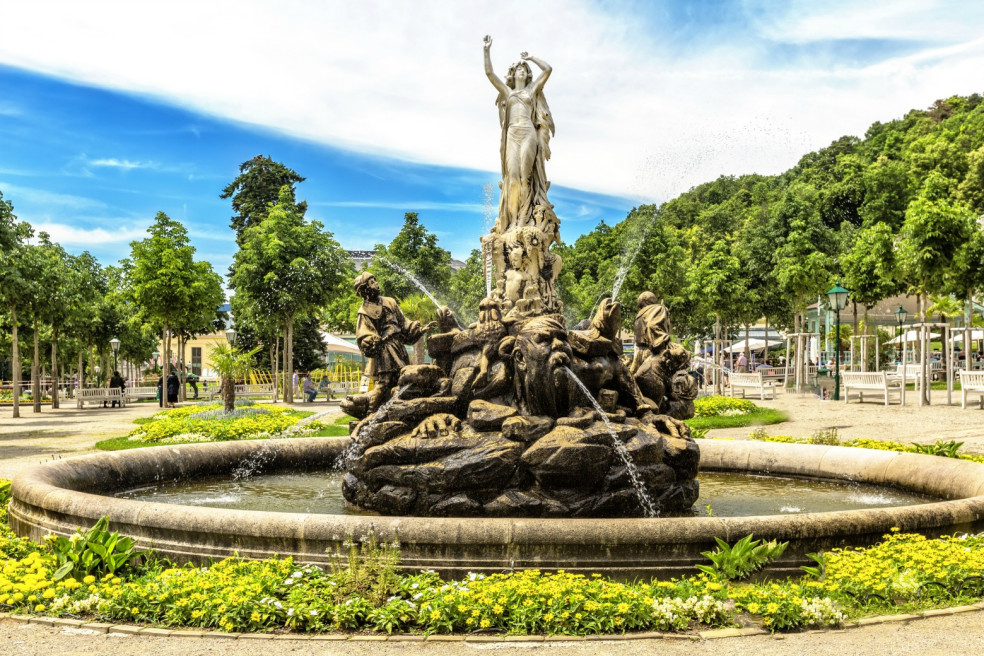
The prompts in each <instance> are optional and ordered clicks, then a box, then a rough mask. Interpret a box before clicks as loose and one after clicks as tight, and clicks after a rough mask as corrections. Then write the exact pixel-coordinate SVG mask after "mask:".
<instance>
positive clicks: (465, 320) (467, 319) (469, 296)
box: [447, 249, 486, 325]
mask: <svg viewBox="0 0 984 656" xmlns="http://www.w3.org/2000/svg"><path fill="white" fill-rule="evenodd" d="M448 288H449V289H448V298H447V303H448V304H449V305H451V306H452V307H454V308H455V311H456V312H457V313H458V319H459V321H460V322H461V323H462V325H467V324H469V323H471V322H472V321H475V320H476V319H477V318H478V304H479V303H480V302H481V301H482V299H483V298H485V292H486V289H485V288H486V284H485V262H484V259H483V257H482V252H481V251H479V250H478V249H475V250H473V251H472V252H471V254H470V255H469V256H468V259H467V260H465V266H463V267H461V268H460V269H458V270H457V271H453V272H451V281H450V283H449V284H448Z"/></svg>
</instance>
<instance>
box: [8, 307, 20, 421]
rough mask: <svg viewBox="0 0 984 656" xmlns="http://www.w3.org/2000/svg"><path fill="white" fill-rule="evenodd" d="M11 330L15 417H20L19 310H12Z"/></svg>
mask: <svg viewBox="0 0 984 656" xmlns="http://www.w3.org/2000/svg"><path fill="white" fill-rule="evenodd" d="M10 319H11V324H12V330H11V353H10V365H11V367H10V368H11V371H10V377H11V378H12V379H13V380H12V381H11V382H12V385H11V386H12V387H13V393H14V414H13V415H12V416H13V417H20V383H21V363H20V348H19V347H18V345H17V308H13V307H12V308H10Z"/></svg>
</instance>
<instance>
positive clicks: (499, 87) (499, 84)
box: [482, 34, 509, 94]
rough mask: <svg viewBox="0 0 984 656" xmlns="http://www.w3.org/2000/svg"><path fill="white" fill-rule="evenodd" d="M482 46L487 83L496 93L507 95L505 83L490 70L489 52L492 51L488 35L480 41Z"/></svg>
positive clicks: (490, 56) (490, 58) (507, 90)
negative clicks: (490, 84) (489, 83)
mask: <svg viewBox="0 0 984 656" xmlns="http://www.w3.org/2000/svg"><path fill="white" fill-rule="evenodd" d="M482 46H483V48H484V50H485V75H486V77H488V78H489V82H491V83H492V86H494V87H495V90H496V91H498V92H499V93H500V94H508V93H509V89H508V87H506V83H505V82H503V81H502V80H501V79H499V76H498V75H496V74H495V71H494V70H492V55H491V51H492V37H491V36H489V35H488V34H486V35H485V38H484V39H483V40H482Z"/></svg>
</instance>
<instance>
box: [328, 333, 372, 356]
mask: <svg viewBox="0 0 984 656" xmlns="http://www.w3.org/2000/svg"><path fill="white" fill-rule="evenodd" d="M321 339H322V340H324V342H325V344H326V346H325V350H326V351H328V352H329V353H348V354H350V355H362V351H360V350H359V347H358V346H356V345H355V344H353V343H352V342H347V341H345V340H344V339H342V338H341V337H336V336H335V335H332V334H331V333H326V332H324V331H322V332H321Z"/></svg>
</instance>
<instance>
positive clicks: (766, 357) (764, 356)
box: [762, 317, 769, 364]
mask: <svg viewBox="0 0 984 656" xmlns="http://www.w3.org/2000/svg"><path fill="white" fill-rule="evenodd" d="M762 361H763V362H765V363H767V364H768V362H769V317H766V318H765V350H764V351H762Z"/></svg>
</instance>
